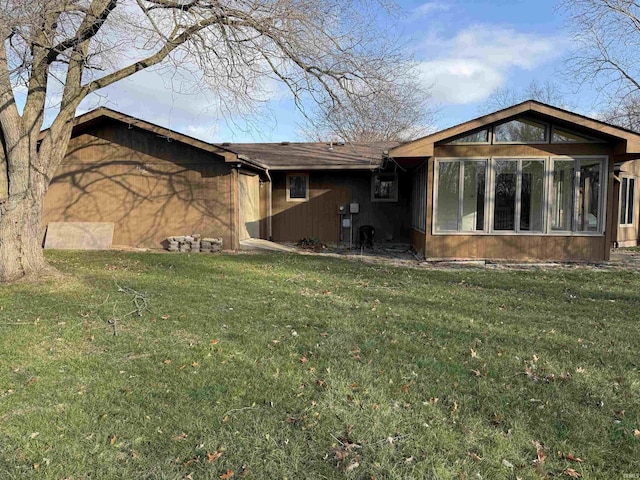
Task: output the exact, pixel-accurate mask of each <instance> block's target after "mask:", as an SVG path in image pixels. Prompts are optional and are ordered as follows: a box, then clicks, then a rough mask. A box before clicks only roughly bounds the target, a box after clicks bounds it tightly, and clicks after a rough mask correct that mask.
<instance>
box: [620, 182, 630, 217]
mask: <svg viewBox="0 0 640 480" xmlns="http://www.w3.org/2000/svg"><path fill="white" fill-rule="evenodd" d="M628 187H629V179H628V178H623V179H622V185H620V189H621V190H622V191H621V192H620V225H625V224H626V223H627V199H628V198H629V197H628V195H629V193H628V192H629V190H628Z"/></svg>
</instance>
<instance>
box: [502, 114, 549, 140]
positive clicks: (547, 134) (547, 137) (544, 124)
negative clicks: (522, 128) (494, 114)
mask: <svg viewBox="0 0 640 480" xmlns="http://www.w3.org/2000/svg"><path fill="white" fill-rule="evenodd" d="M524 120H528V121H529V122H531V123H537V124H539V125H542V126H543V127H544V140H535V141H533V142H499V141H498V140H496V127H499V126H500V125H505V124H507V123H509V122H514V121H524ZM491 140H493V143H492V145H546V144H548V143H550V142H551V124H550V123H549V122H543V121H542V120H538V119H530V118H528V117H523V116H521V117H512V118H509V119H508V120H505V121H502V122H496V123H494V124H493V125H491Z"/></svg>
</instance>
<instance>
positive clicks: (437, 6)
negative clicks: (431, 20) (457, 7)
mask: <svg viewBox="0 0 640 480" xmlns="http://www.w3.org/2000/svg"><path fill="white" fill-rule="evenodd" d="M450 7H451V5H450V4H448V3H444V2H426V3H423V4H422V5H418V6H417V7H415V8H414V9H413V10H411V20H418V19H420V18H424V17H427V16H429V15H431V14H432V13H436V12H445V11H447V10H449V8H450Z"/></svg>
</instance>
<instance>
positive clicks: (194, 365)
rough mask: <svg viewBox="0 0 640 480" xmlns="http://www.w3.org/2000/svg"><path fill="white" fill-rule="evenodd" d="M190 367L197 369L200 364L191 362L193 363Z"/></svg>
mask: <svg viewBox="0 0 640 480" xmlns="http://www.w3.org/2000/svg"><path fill="white" fill-rule="evenodd" d="M191 366H192V367H193V368H198V367H199V366H200V364H199V363H198V362H193V363H192V364H191Z"/></svg>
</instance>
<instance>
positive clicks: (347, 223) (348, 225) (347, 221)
mask: <svg viewBox="0 0 640 480" xmlns="http://www.w3.org/2000/svg"><path fill="white" fill-rule="evenodd" d="M342 228H351V219H350V218H343V219H342Z"/></svg>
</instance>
